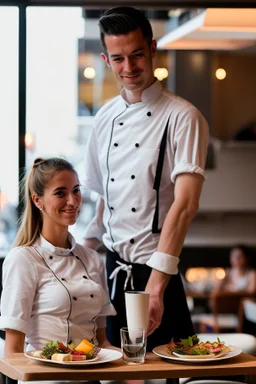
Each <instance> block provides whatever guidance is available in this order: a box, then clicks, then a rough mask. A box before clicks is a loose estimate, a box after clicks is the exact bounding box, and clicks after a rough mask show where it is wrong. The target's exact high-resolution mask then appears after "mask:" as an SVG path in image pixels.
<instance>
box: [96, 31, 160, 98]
mask: <svg viewBox="0 0 256 384" xmlns="http://www.w3.org/2000/svg"><path fill="white" fill-rule="evenodd" d="M105 45H106V50H107V53H108V56H106V55H104V54H103V53H102V54H101V56H102V58H103V59H104V61H105V62H106V63H107V65H108V67H109V68H110V69H111V70H112V71H113V74H114V75H115V77H116V78H117V80H118V81H119V82H120V83H121V84H122V86H123V87H125V88H126V89H127V90H130V91H134V92H137V91H140V92H142V91H143V90H144V89H146V88H148V87H149V86H150V85H151V84H152V83H153V82H154V74H153V57H155V54H156V41H155V40H153V41H152V42H151V43H150V44H149V43H148V41H146V40H145V39H144V37H143V35H142V32H141V30H140V29H137V30H135V31H132V32H129V33H128V34H126V35H119V36H115V35H109V36H108V35H105Z"/></svg>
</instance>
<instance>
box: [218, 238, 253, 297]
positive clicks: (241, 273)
mask: <svg viewBox="0 0 256 384" xmlns="http://www.w3.org/2000/svg"><path fill="white" fill-rule="evenodd" d="M230 265H231V268H229V269H227V270H226V276H225V277H224V279H223V280H220V281H218V282H217V283H216V287H215V288H216V289H215V290H221V291H228V292H241V293H242V292H244V293H245V294H253V293H255V292H256V272H255V270H253V269H252V268H250V267H249V252H248V249H247V247H246V246H244V245H237V246H235V247H233V248H232V249H231V251H230Z"/></svg>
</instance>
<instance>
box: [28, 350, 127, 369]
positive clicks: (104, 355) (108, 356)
mask: <svg viewBox="0 0 256 384" xmlns="http://www.w3.org/2000/svg"><path fill="white" fill-rule="evenodd" d="M34 353H35V350H34V351H28V352H25V356H26V357H28V358H29V359H32V360H36V361H39V362H42V363H46V364H57V365H65V366H67V365H68V366H71V365H72V366H73V367H74V366H78V365H79V366H81V365H93V364H102V363H108V362H110V361H114V360H118V359H120V358H121V357H122V353H121V352H119V351H116V350H114V349H106V348H101V350H100V352H99V353H98V355H97V356H96V357H95V358H94V359H90V360H82V361H55V360H48V359H42V358H40V357H35V356H33V354H34Z"/></svg>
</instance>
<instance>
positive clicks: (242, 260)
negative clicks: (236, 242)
mask: <svg viewBox="0 0 256 384" xmlns="http://www.w3.org/2000/svg"><path fill="white" fill-rule="evenodd" d="M230 263H231V266H232V267H233V268H245V267H246V266H247V257H246V255H245V254H244V252H243V251H242V249H239V248H234V249H233V250H232V251H231V254H230Z"/></svg>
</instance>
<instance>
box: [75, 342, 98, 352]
mask: <svg viewBox="0 0 256 384" xmlns="http://www.w3.org/2000/svg"><path fill="white" fill-rule="evenodd" d="M93 347H94V344H92V343H90V341H88V340H86V339H83V340H82V341H81V343H80V344H78V346H77V347H76V348H75V349H76V350H77V351H82V352H84V353H89V352H90V351H91V350H92V349H93Z"/></svg>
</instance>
